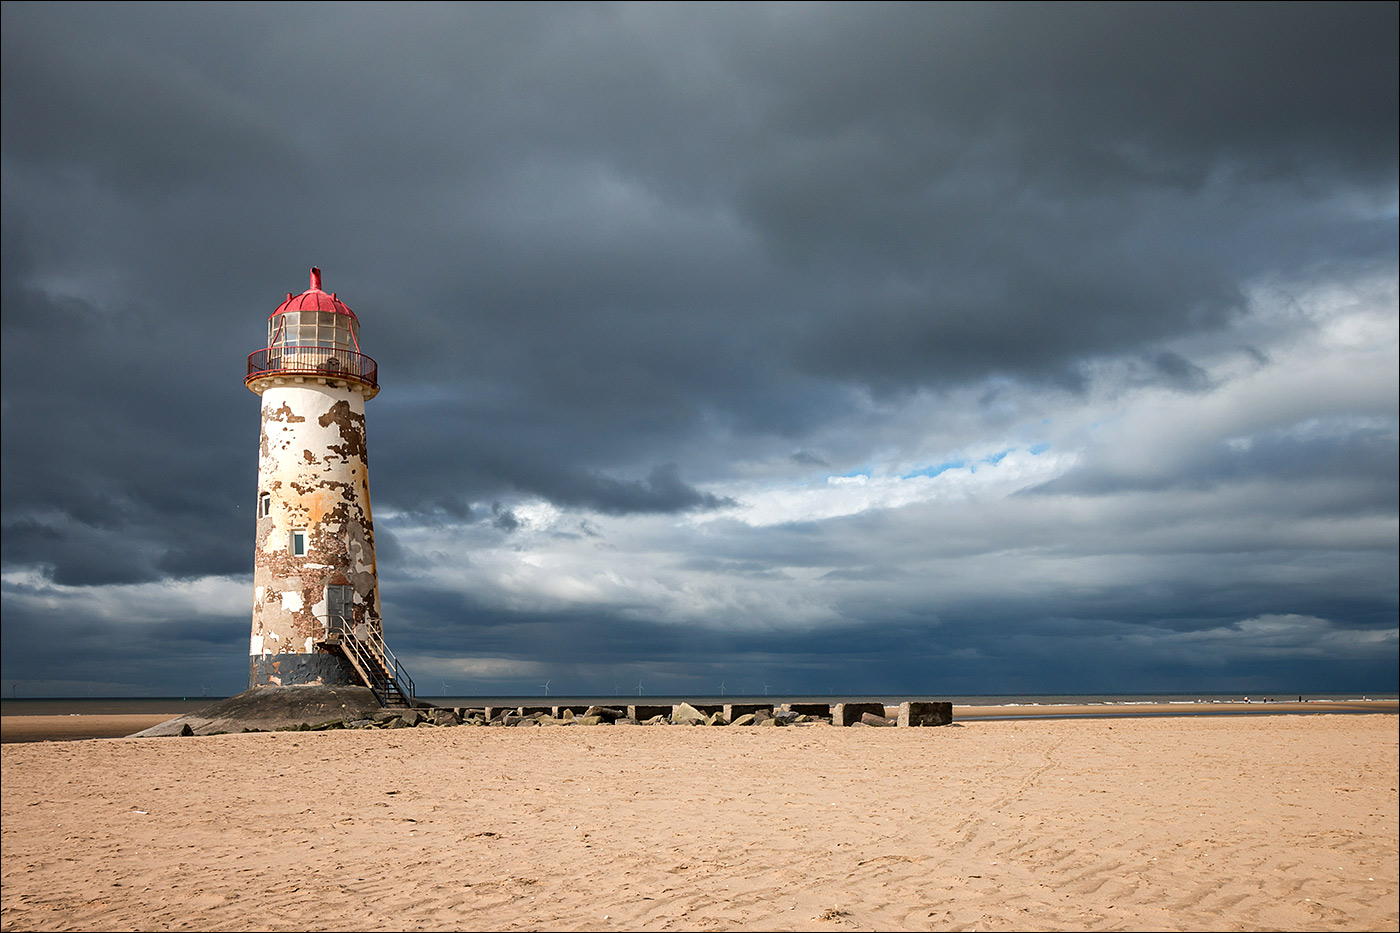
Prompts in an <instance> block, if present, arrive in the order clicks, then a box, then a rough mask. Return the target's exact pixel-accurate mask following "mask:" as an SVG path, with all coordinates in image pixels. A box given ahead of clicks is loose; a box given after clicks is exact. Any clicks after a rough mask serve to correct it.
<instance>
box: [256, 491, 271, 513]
mask: <svg viewBox="0 0 1400 933" xmlns="http://www.w3.org/2000/svg"><path fill="white" fill-rule="evenodd" d="M271 514H272V494H271V493H268V492H265V493H263V494H261V495H260V496H258V518H267V517H268V516H269V515H271Z"/></svg>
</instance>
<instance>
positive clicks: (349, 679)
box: [248, 654, 364, 689]
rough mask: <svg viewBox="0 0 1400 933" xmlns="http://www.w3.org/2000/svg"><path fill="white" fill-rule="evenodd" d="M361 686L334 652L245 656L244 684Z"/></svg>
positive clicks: (266, 685) (252, 685) (262, 685)
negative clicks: (246, 657) (246, 662)
mask: <svg viewBox="0 0 1400 933" xmlns="http://www.w3.org/2000/svg"><path fill="white" fill-rule="evenodd" d="M304 684H315V685H318V686H324V687H346V686H356V687H363V686H364V682H363V681H362V680H360V675H359V674H357V673H356V672H355V668H353V667H352V666H351V665H350V662H349V661H347V660H346V659H345V658H344V657H343V656H341V655H338V654H258V655H253V656H251V657H249V658H248V687H249V689H251V688H253V687H295V686H301V685H304Z"/></svg>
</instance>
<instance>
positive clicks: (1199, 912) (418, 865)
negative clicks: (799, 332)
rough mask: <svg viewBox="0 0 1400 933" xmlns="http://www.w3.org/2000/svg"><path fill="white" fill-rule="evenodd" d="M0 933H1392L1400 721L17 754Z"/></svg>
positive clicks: (517, 735)
mask: <svg viewBox="0 0 1400 933" xmlns="http://www.w3.org/2000/svg"><path fill="white" fill-rule="evenodd" d="M0 755H2V756H3V758H2V759H0V760H2V762H3V795H2V797H0V799H2V800H3V820H2V821H0V826H3V833H2V839H0V841H2V842H3V845H2V847H0V848H2V849H3V859H2V861H3V886H0V890H2V891H3V893H2V894H0V907H2V910H0V918H2V922H3V928H4V929H5V930H27V929H44V930H49V929H54V930H57V929H63V930H100V929H118V930H121V929H185V930H189V929H203V930H250V929H276V930H295V929H314V930H341V929H488V930H489V929H599V930H606V929H649V930H664V929H755V930H788V929H831V930H848V929H849V930H858V929H862V930H868V929H915V930H923V929H1100V928H1102V929H1144V928H1151V929H1182V930H1206V929H1210V930H1219V929H1225V930H1243V929H1308V930H1323V929H1351V930H1378V929H1379V930H1386V929H1396V928H1397V924H1400V907H1397V871H1398V870H1400V864H1397V829H1400V822H1398V818H1397V799H1400V798H1397V790H1396V788H1397V730H1396V717H1395V716H1394V715H1384V714H1381V715H1329V714H1323V715H1309V716H1253V717H1251V716H1225V717H1216V716H1179V717H1171V718H1163V719H1157V718H1139V719H1088V720H1051V721H1044V720H1007V721H985V720H982V721H978V720H970V721H967V722H960V723H955V724H954V725H952V726H947V727H942V728H934V729H875V728H849V729H836V728H832V727H829V726H825V727H824V726H812V727H789V728H783V729H720V728H710V729H706V728H698V727H697V728H686V727H674V726H673V727H623V726H616V727H591V728H582V727H578V728H535V729H483V728H456V729H432V728H420V729H411V730H397V731H393V732H355V731H339V732H325V733H272V734H247V735H227V736H211V737H203V738H184V739H168V738H167V739H116V740H89V741H70V742H45V743H35V744H8V745H5V746H4V747H3V749H0Z"/></svg>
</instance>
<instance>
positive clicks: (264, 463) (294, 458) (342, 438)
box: [249, 383, 381, 657]
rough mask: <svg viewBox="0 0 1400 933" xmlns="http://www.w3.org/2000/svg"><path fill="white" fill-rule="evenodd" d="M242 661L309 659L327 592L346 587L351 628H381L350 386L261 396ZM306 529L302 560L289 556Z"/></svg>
mask: <svg viewBox="0 0 1400 933" xmlns="http://www.w3.org/2000/svg"><path fill="white" fill-rule="evenodd" d="M263 493H269V494H270V495H271V497H272V498H271V513H270V514H268V515H263V514H262V512H261V509H259V511H258V524H257V541H256V548H255V563H254V570H253V588H254V593H253V632H252V641H251V644H250V648H249V653H250V655H252V656H253V657H257V656H258V655H265V656H267V655H279V654H310V653H313V652H315V651H316V650H317V649H316V642H317V641H319V640H320V639H321V638H322V636H323V635H324V634H325V632H326V619H327V608H328V607H327V598H326V586H327V585H328V584H332V583H337V584H349V585H350V586H352V587H353V588H354V593H355V596H354V609H353V611H354V622H355V624H367V625H369V626H370V627H371V628H372V629H375V630H380V628H381V625H380V613H379V585H378V579H377V576H376V568H375V559H374V526H373V522H372V519H371V515H370V504H369V473H368V464H367V456H366V450H365V399H364V396H363V395H362V394H360V393H359V392H357V391H355V389H354V387H353V386H352V387H344V384H341V386H338V387H332V386H328V385H323V384H318V383H303V384H290V385H280V386H272V387H269V388H267V389H266V390H265V391H264V392H263V394H262V442H261V448H260V456H259V459H258V495H259V497H261V496H262V494H263ZM296 529H305V531H306V537H307V548H306V554H305V556H302V557H297V556H295V555H294V554H293V553H292V532H293V530H296Z"/></svg>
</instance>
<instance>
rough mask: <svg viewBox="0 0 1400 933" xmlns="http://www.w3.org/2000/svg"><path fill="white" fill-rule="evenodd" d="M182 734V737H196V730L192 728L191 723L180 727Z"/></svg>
mask: <svg viewBox="0 0 1400 933" xmlns="http://www.w3.org/2000/svg"><path fill="white" fill-rule="evenodd" d="M180 734H181V735H194V729H193V728H192V727H191V726H190V724H189V723H185V724H184V725H183V726H181V727H180Z"/></svg>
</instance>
